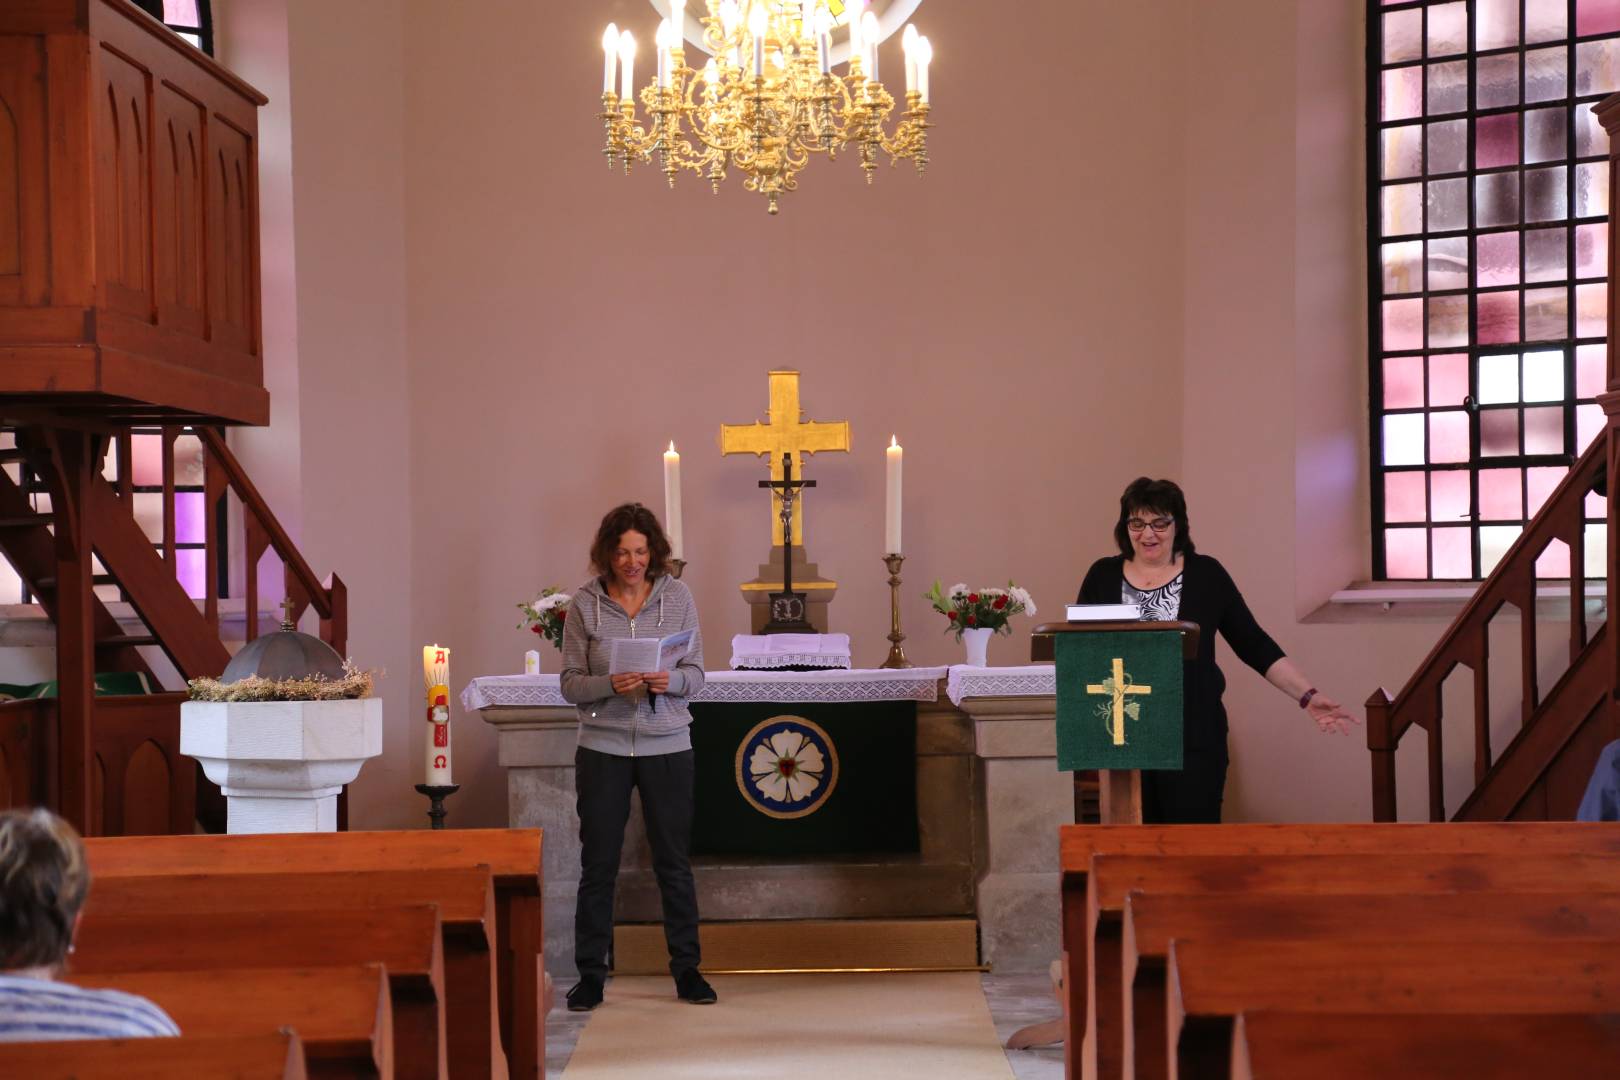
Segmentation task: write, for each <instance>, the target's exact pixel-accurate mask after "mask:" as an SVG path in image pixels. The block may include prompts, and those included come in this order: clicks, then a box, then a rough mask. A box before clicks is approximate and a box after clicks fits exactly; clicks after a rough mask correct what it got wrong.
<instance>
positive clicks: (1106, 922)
mask: <svg viewBox="0 0 1620 1080" xmlns="http://www.w3.org/2000/svg"><path fill="white" fill-rule="evenodd" d="M1486 889H1491V890H1497V891H1502V892H1525V893H1537V892H1542V893H1545V892H1554V891H1557V892H1586V891H1590V892H1620V859H1617V858H1615V857H1613V856H1612V855H1611V856H1602V855H1597V856H1594V855H1582V854H1570V855H1519V856H1515V857H1512V858H1505V857H1502V856H1498V855H1492V854H1462V855H1459V854H1445V853H1434V854H1419V855H1412V854H1393V855H1263V856H1256V855H1178V856H1175V857H1173V858H1170V857H1165V856H1144V855H1097V856H1095V857H1093V859H1092V861H1091V875H1090V880H1089V881H1088V883H1087V890H1086V897H1087V900H1086V906H1087V925H1088V926H1089V927H1091V928H1092V929H1093V930H1094V931H1095V938H1094V939H1093V941H1092V943H1091V950H1090V955H1091V967H1090V969H1089V971H1088V972H1087V974H1088V977H1089V982H1090V985H1089V988H1088V994H1087V1006H1088V1021H1089V1022H1088V1025H1087V1035H1088V1038H1089V1041H1090V1043H1091V1044H1092V1045H1094V1046H1095V1047H1096V1062H1097V1069H1098V1072H1097V1075H1098V1076H1101V1077H1106V1078H1109V1080H1112V1078H1113V1077H1117V1076H1121V1075H1123V1070H1124V1034H1123V1033H1124V1018H1123V1016H1121V1015H1120V1013H1121V996H1120V991H1119V989H1118V988H1119V987H1120V986H1121V985H1122V983H1123V971H1124V966H1123V965H1124V959H1123V956H1122V953H1121V948H1120V945H1121V937H1122V926H1123V916H1124V908H1125V897H1126V895H1127V894H1128V893H1130V892H1133V891H1142V892H1146V893H1241V894H1254V893H1282V894H1286V895H1295V896H1331V895H1334V894H1352V893H1383V894H1401V893H1414V894H1430V895H1432V894H1435V893H1447V892H1479V891H1481V890H1486ZM1390 936H1391V937H1394V936H1398V935H1396V934H1394V933H1392V934H1391V935H1390ZM1099 987H1105V988H1107V989H1108V992H1107V993H1100V992H1099V990H1098V988H1099Z"/></svg>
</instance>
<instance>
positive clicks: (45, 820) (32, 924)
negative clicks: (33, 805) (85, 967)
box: [0, 809, 90, 971]
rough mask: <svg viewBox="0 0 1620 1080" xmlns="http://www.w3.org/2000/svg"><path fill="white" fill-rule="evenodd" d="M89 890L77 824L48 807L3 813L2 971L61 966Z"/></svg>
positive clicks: (0, 877)
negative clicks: (47, 808)
mask: <svg viewBox="0 0 1620 1080" xmlns="http://www.w3.org/2000/svg"><path fill="white" fill-rule="evenodd" d="M89 892H90V867H89V864H88V863H87V862H86V861H85V856H84V843H83V842H82V841H81V840H80V839H79V834H78V833H77V832H74V831H73V826H71V825H69V824H68V823H67V822H65V821H63V820H62V819H61V818H59V817H57V816H56V815H55V814H53V813H51V812H50V811H49V810H44V809H34V810H6V811H4V812H0V971H16V970H20V969H22V968H33V967H56V966H59V965H60V964H61V963H62V961H63V960H64V959H65V958H66V957H67V954H68V949H69V948H70V947H71V946H72V945H73V924H74V922H75V921H76V920H77V919H78V917H79V909H80V908H82V907H84V899H85V897H86V896H87V895H89Z"/></svg>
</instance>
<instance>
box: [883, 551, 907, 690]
mask: <svg viewBox="0 0 1620 1080" xmlns="http://www.w3.org/2000/svg"><path fill="white" fill-rule="evenodd" d="M905 561H906V557H905V556H904V555H885V556H883V564H884V565H885V566H887V567H888V568H889V658H888V659H887V660H885V661H883V663H882V664H880V665H878V666H879V667H886V668H908V667H910V666H911V661H910V660H907V659H906V650H904V649H902V648H901V647H900V643H901V642H902V641H904V640H906V635H904V634H902V633H901V632H900V564H901V563H903V562H905Z"/></svg>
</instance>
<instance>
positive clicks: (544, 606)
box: [530, 592, 572, 611]
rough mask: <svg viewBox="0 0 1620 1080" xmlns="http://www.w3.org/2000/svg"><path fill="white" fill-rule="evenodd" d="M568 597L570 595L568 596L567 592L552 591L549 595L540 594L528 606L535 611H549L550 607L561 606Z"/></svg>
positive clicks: (566, 601)
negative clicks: (540, 595)
mask: <svg viewBox="0 0 1620 1080" xmlns="http://www.w3.org/2000/svg"><path fill="white" fill-rule="evenodd" d="M570 599H572V597H570V596H569V595H568V594H567V593H561V592H558V593H552V594H551V595H550V596H542V597H541V598H540V599H538V600H536V601H535V602H534V603H533V604H531V605H530V606H531V607H533V608H534V610H535V611H550V610H551V609H552V608H558V607H563V606H564V605H566V604H567V603H568V601H569V600H570Z"/></svg>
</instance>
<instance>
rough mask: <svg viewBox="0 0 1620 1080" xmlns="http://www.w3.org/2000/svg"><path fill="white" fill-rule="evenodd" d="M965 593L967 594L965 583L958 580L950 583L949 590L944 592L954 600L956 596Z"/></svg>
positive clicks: (964, 594)
mask: <svg viewBox="0 0 1620 1080" xmlns="http://www.w3.org/2000/svg"><path fill="white" fill-rule="evenodd" d="M967 594H968V587H967V585H965V584H964V583H962V582H960V581H959V582H957V583H956V584H955V585H952V586H951V591H950V592H948V593H946V594H945V595H946V596H948V597H950V598H951V599H952V600H955V599H956V598H957V597H959V596H966V595H967Z"/></svg>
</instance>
